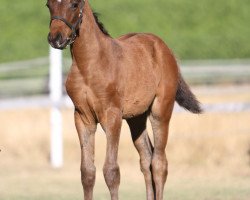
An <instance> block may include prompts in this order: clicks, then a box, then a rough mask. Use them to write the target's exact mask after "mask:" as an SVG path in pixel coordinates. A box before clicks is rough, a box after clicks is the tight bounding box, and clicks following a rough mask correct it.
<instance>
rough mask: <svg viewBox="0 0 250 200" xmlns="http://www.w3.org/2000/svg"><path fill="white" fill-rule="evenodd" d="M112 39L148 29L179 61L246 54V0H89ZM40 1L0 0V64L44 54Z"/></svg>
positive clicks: (249, 14)
mask: <svg viewBox="0 0 250 200" xmlns="http://www.w3.org/2000/svg"><path fill="white" fill-rule="evenodd" d="M90 2H91V4H92V7H93V8H94V10H95V11H97V12H99V13H101V14H102V15H101V20H102V21H103V23H104V24H105V26H106V28H107V29H108V30H109V32H110V33H111V35H113V36H114V37H116V36H119V35H121V34H125V33H127V32H152V33H155V34H156V35H159V36H160V37H162V38H163V39H164V40H165V41H166V43H168V45H169V46H170V47H171V48H172V49H173V50H174V52H175V54H176V55H177V56H178V57H180V58H181V59H211V58H249V57H250V46H249V42H250V39H249V35H250V28H249V19H250V4H249V0H220V1H217V0H210V1H206V0H192V1H185V0H178V1H176V0H157V1H155V0H126V1H118V0H109V1H103V0H90ZM45 3H46V0H44V1H34V0H25V1H20V0H13V1H9V0H2V1H1V7H0V27H1V29H0V36H1V40H0V52H1V54H0V55H1V57H0V62H7V61H13V60H23V59H30V58H35V57H41V56H46V55H47V53H48V44H47V39H46V37H47V33H48V25H49V13H48V11H47V8H46V7H45V6H44V5H45Z"/></svg>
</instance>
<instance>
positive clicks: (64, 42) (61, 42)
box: [48, 33, 70, 50]
mask: <svg viewBox="0 0 250 200" xmlns="http://www.w3.org/2000/svg"><path fill="white" fill-rule="evenodd" d="M48 42H49V44H50V45H51V46H52V47H53V48H55V49H60V50H63V49H65V48H66V47H67V46H68V45H69V43H70V39H68V38H66V39H64V38H63V36H62V34H61V33H58V34H57V35H56V36H54V37H53V36H52V35H51V33H49V34H48Z"/></svg>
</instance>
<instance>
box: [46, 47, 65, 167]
mask: <svg viewBox="0 0 250 200" xmlns="http://www.w3.org/2000/svg"><path fill="white" fill-rule="evenodd" d="M49 89H50V101H51V113H50V124H51V142H50V161H51V165H52V167H54V168H60V167H62V165H63V138H62V115H61V111H60V104H61V99H62V51H60V50H57V49H54V48H52V47H50V79H49Z"/></svg>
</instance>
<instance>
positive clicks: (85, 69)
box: [47, 0, 201, 200]
mask: <svg viewBox="0 0 250 200" xmlns="http://www.w3.org/2000/svg"><path fill="white" fill-rule="evenodd" d="M47 6H48V8H49V10H50V14H51V21H50V33H49V35H48V41H49V43H50V44H51V46H53V47H54V48H57V49H64V48H66V47H67V46H68V45H70V50H71V54H72V66H71V69H70V72H69V74H68V78H67V81H66V90H67V92H68V95H69V96H70V98H71V99H72V101H73V103H74V105H75V114H74V116H75V126H76V129H77V132H78V135H79V140H80V145H81V175H82V176H81V180H82V184H83V189H84V199H85V200H91V199H93V187H94V184H95V172H96V168H95V165H94V148H95V145H94V144H95V142H94V141H95V139H94V138H95V131H96V126H97V123H100V124H101V126H102V128H103V130H104V131H105V133H106V137H107V149H106V159H105V163H104V167H103V173H104V177H105V181H106V184H107V186H108V188H109V190H110V194H111V199H112V200H117V199H118V187H119V183H120V171H119V166H118V163H117V154H118V145H119V138H120V130H121V125H122V119H126V120H127V122H128V125H129V127H130V130H131V134H132V139H133V142H134V145H135V147H136V149H137V151H138V153H139V155H140V165H141V170H142V172H143V174H144V177H145V183H146V191H147V199H148V200H153V199H156V200H162V199H163V189H164V184H165V182H166V178H167V159H166V154H165V148H166V144H167V139H168V129H169V120H170V118H171V114H172V110H173V106H174V102H175V101H177V102H178V103H179V104H180V105H181V106H183V107H184V108H186V109H187V110H189V111H191V112H193V113H200V112H201V109H200V106H199V103H198V101H197V100H196V98H195V96H194V95H193V94H192V93H191V91H190V90H189V87H188V86H187V84H186V83H185V82H184V80H183V79H182V77H181V75H180V72H179V70H178V66H177V63H176V60H175V58H174V56H173V54H172V53H171V51H170V50H169V48H168V47H167V45H166V44H165V43H164V42H163V41H162V40H161V39H160V38H158V37H157V36H155V35H152V34H144V33H139V34H137V33H130V34H127V35H124V36H121V37H119V38H117V39H113V38H112V37H110V36H109V34H108V33H107V31H106V30H105V29H104V27H103V26H102V24H101V23H100V22H99V21H98V19H97V17H96V15H94V14H93V12H92V10H91V7H90V5H89V2H88V0H85V1H83V0H48V3H47ZM148 117H149V119H150V121H151V124H152V127H153V134H154V143H153V144H154V145H152V144H151V141H150V139H149V137H148V134H147V130H146V120H147V118H148ZM153 146H154V147H153Z"/></svg>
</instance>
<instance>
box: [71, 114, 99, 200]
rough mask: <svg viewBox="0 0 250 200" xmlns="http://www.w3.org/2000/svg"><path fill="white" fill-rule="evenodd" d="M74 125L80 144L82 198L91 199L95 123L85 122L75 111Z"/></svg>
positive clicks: (94, 170) (93, 182) (93, 174)
mask: <svg viewBox="0 0 250 200" xmlns="http://www.w3.org/2000/svg"><path fill="white" fill-rule="evenodd" d="M75 125H76V129H77V132H78V135H79V140H80V145H81V180H82V185H83V191H84V199H85V200H92V199H93V188H94V184H95V174H96V168H95V165H94V154H95V131H96V123H95V122H94V121H93V122H89V121H88V122H87V123H86V121H85V120H84V118H83V116H81V114H80V113H79V112H78V111H75Z"/></svg>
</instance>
